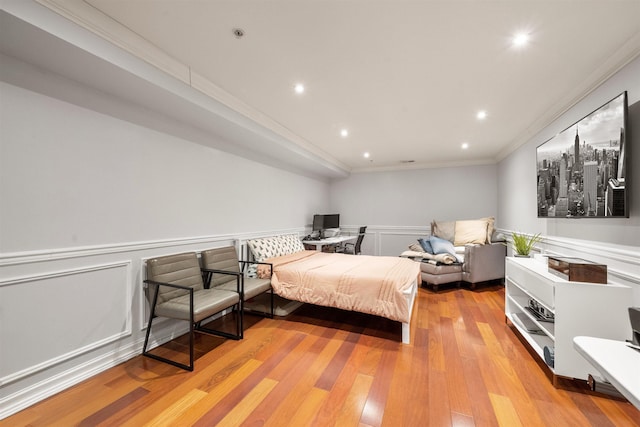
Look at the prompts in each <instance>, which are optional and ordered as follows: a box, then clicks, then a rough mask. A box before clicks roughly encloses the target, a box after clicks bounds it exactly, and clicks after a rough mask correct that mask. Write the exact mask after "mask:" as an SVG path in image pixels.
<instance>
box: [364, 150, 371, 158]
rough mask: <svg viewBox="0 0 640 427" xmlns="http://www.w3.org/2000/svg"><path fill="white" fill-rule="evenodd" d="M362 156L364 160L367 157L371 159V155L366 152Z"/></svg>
mask: <svg viewBox="0 0 640 427" xmlns="http://www.w3.org/2000/svg"><path fill="white" fill-rule="evenodd" d="M363 156H364V158H365V159H368V158H369V157H371V154H369V152H368V151H367V152H365V153H364V154H363Z"/></svg>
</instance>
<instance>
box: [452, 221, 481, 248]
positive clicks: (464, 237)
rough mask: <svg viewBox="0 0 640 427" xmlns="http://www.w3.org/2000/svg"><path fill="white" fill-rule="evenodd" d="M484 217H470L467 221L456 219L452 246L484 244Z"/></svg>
mask: <svg viewBox="0 0 640 427" xmlns="http://www.w3.org/2000/svg"><path fill="white" fill-rule="evenodd" d="M488 225H489V224H488V221H487V220H486V219H472V220H468V221H456V231H455V239H454V242H453V245H454V246H464V245H466V244H469V243H478V244H484V243H486V242H487V227H488Z"/></svg>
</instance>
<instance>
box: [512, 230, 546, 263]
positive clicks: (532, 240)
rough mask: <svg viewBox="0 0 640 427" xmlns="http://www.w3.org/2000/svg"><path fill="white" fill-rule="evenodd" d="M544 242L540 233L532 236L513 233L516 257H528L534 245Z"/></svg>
mask: <svg viewBox="0 0 640 427" xmlns="http://www.w3.org/2000/svg"><path fill="white" fill-rule="evenodd" d="M541 240H542V237H540V233H538V234H535V235H533V236H530V235H528V234H524V233H517V232H515V231H514V232H513V233H511V246H512V247H513V252H514V255H515V256H521V257H528V256H529V254H530V253H531V249H532V248H533V245H535V244H536V243H538V242H539V241H541Z"/></svg>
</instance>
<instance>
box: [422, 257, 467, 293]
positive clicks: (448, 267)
mask: <svg viewBox="0 0 640 427" xmlns="http://www.w3.org/2000/svg"><path fill="white" fill-rule="evenodd" d="M420 276H422V282H423V283H426V284H429V285H432V286H433V290H434V291H437V290H438V286H439V285H443V284H445V283H452V282H458V283H459V282H460V281H462V264H440V265H436V264H432V263H430V262H427V261H422V262H420Z"/></svg>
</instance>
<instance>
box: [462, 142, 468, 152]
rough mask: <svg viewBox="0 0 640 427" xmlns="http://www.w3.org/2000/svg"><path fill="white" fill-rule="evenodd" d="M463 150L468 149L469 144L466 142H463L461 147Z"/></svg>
mask: <svg viewBox="0 0 640 427" xmlns="http://www.w3.org/2000/svg"><path fill="white" fill-rule="evenodd" d="M461 147H462V149H463V150H466V149H467V148H469V143H468V142H463V143H462V145H461Z"/></svg>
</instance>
